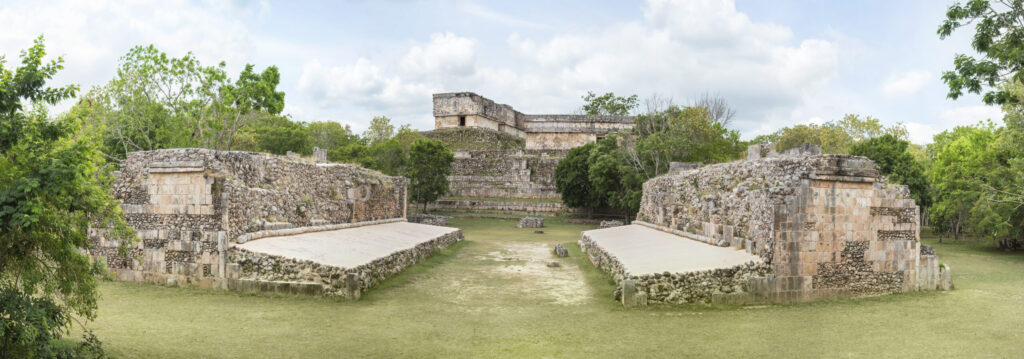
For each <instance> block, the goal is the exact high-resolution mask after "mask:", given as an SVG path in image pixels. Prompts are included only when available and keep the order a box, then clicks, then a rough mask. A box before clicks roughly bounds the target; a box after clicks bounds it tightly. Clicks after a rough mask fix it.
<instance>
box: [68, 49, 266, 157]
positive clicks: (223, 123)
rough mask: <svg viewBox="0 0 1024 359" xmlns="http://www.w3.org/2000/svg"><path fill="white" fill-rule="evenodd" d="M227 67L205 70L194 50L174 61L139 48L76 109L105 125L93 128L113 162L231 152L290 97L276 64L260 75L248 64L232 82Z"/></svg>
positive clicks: (122, 61) (158, 53) (95, 124)
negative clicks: (146, 153)
mask: <svg viewBox="0 0 1024 359" xmlns="http://www.w3.org/2000/svg"><path fill="white" fill-rule="evenodd" d="M224 68H225V64H224V63H223V62H221V63H220V64H218V65H217V66H204V65H202V64H201V63H200V62H199V61H198V60H197V59H196V58H195V57H194V56H193V55H192V53H188V54H186V55H185V56H182V57H180V58H174V57H170V56H167V54H165V53H163V52H161V51H159V50H157V49H156V47H154V46H152V45H150V46H137V47H134V48H132V49H131V50H129V51H128V53H127V54H126V55H125V56H124V57H122V58H121V64H120V67H119V68H118V71H117V75H116V76H115V77H114V79H113V80H111V81H110V82H109V83H107V84H106V85H105V86H103V87H99V88H96V89H93V90H92V91H90V92H89V94H88V95H87V96H86V97H85V98H84V99H83V100H82V101H80V102H79V104H78V105H76V107H79V108H78V109H75V110H73V111H72V112H74V113H76V114H78V115H79V116H80V117H81V118H85V119H90V120H92V121H96V122H98V123H91V124H89V126H90V127H93V128H98V129H100V130H101V133H103V134H104V139H103V143H104V145H105V146H104V152H105V153H107V154H108V155H109V156H110V157H112V158H123V157H124V154H125V153H127V152H132V151H140V150H155V149H163V148H178V147H204V148H213V149H221V150H231V149H232V148H233V147H234V142H235V139H236V138H235V137H236V133H237V132H238V131H239V130H241V129H242V128H244V127H245V126H246V125H248V124H249V123H252V122H256V121H258V120H260V119H262V118H263V117H268V116H271V115H276V114H279V113H280V112H281V111H282V110H283V109H284V92H280V91H277V85H278V83H279V82H280V74H279V73H278V70H277V68H276V67H274V66H270V67H268V68H266V69H265V70H264V71H263V72H261V73H256V72H255V71H254V67H253V65H246V66H245V69H244V70H242V72H241V73H240V74H239V76H238V79H237V80H235V81H233V82H232V80H231V79H230V78H229V77H228V75H227V73H226V72H225V70H224Z"/></svg>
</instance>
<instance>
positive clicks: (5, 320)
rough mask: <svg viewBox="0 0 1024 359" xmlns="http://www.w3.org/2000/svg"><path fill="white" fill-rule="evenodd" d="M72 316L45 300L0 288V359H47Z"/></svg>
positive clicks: (54, 353) (52, 352)
mask: <svg viewBox="0 0 1024 359" xmlns="http://www.w3.org/2000/svg"><path fill="white" fill-rule="evenodd" d="M70 325H71V316H69V315H68V313H67V312H65V311H64V310H62V308H61V307H60V306H59V305H57V304H56V303H54V302H53V301H52V300H50V299H48V298H34V297H32V296H29V295H26V294H24V293H21V292H19V291H18V290H16V289H14V288H6V287H0V358H34V357H38V358H49V357H55V356H56V355H57V353H56V352H55V349H56V348H54V347H53V346H52V345H51V341H53V340H56V339H58V338H60V337H61V336H62V335H64V334H65V332H66V330H67V329H66V328H67V327H68V326H70Z"/></svg>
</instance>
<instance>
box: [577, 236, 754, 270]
mask: <svg viewBox="0 0 1024 359" xmlns="http://www.w3.org/2000/svg"><path fill="white" fill-rule="evenodd" d="M584 233H585V234H586V235H587V236H589V237H590V239H591V240H592V241H593V242H594V243H595V244H596V245H597V246H599V247H601V248H602V249H604V251H605V252H607V253H608V254H611V255H613V256H615V257H616V258H617V259H618V260H619V263H621V264H622V265H623V266H624V267H625V270H626V272H627V273H630V274H633V275H644V274H654V273H664V272H669V273H686V272H696V271H704V270H709V269H716V268H730V267H735V266H738V265H741V264H744V263H747V262H750V261H754V262H761V259H760V258H759V257H757V256H755V255H752V254H750V253H747V252H746V251H742V250H736V249H734V248H730V247H718V246H713V245H710V244H706V243H703V242H698V241H695V240H692V239H688V238H684V237H680V236H677V235H675V234H672V233H667V232H662V231H659V230H656V229H653V228H649V227H645V226H641V225H635V224H631V225H627V226H619V227H611V228H605V229H595V230H590V231H586V232H584Z"/></svg>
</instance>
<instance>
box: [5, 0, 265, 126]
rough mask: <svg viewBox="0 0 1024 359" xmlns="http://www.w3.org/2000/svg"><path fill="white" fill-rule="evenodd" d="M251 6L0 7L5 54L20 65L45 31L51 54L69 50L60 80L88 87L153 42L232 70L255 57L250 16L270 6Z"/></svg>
mask: <svg viewBox="0 0 1024 359" xmlns="http://www.w3.org/2000/svg"><path fill="white" fill-rule="evenodd" d="M250 5H251V4H250ZM250 5H245V4H243V5H241V6H242V7H241V8H240V7H236V6H235V4H231V3H227V2H202V3H195V2H191V1H187V0H167V1H158V2H149V1H75V0H66V1H52V2H50V1H46V2H43V1H38V2H36V1H31V2H23V3H14V4H5V5H4V6H3V7H2V8H0V24H4V25H3V31H0V54H6V55H7V57H8V61H9V62H14V63H16V62H17V61H18V60H17V54H18V52H19V51H20V50H22V49H26V48H28V47H29V46H31V45H32V44H31V40H32V39H34V38H36V37H38V36H40V35H43V36H44V37H45V38H46V48H47V50H48V52H49V53H50V54H52V55H54V56H60V55H66V56H64V60H65V70H64V71H62V72H60V73H59V74H58V75H57V77H56V78H55V85H60V84H67V83H75V84H82V85H83V87H84V88H83V90H88V87H89V86H90V85H96V84H103V83H105V82H106V81H108V80H110V79H111V78H112V77H113V75H114V72H115V70H116V67H117V63H118V58H120V57H121V56H122V55H124V54H125V53H126V52H128V50H129V49H130V48H131V47H132V46H136V45H147V44H153V45H155V46H156V47H157V48H158V49H160V50H162V51H164V52H167V53H168V54H169V55H171V56H176V57H177V56H182V55H184V54H185V53H186V52H188V51H193V52H194V53H195V55H196V56H197V57H198V58H199V59H200V60H201V61H202V62H203V63H205V64H209V65H214V64H216V63H218V62H220V61H226V62H227V63H228V64H229V66H230V67H231V68H232V69H235V68H241V66H242V65H244V64H245V61H246V60H247V59H249V58H250V57H251V56H252V53H251V51H250V50H249V49H250V48H252V46H251V42H252V41H251V40H250V37H249V31H248V29H247V25H248V22H247V21H246V20H247V17H246V16H248V15H247V14H251V15H252V16H256V15H258V14H257V13H263V14H264V15H266V14H267V13H269V11H270V8H269V5H263V6H261V7H260V8H259V9H254V10H250ZM65 106H69V105H67V104H65Z"/></svg>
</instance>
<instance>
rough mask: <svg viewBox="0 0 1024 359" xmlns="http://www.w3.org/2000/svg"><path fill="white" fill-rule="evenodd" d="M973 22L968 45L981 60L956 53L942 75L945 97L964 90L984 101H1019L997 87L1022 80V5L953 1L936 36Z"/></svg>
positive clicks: (947, 33)
mask: <svg viewBox="0 0 1024 359" xmlns="http://www.w3.org/2000/svg"><path fill="white" fill-rule="evenodd" d="M972 24H973V25H974V37H973V41H971V47H973V48H974V50H975V51H976V52H978V53H979V54H981V55H982V57H981V58H980V59H977V58H974V57H972V56H968V55H964V54H957V55H956V57H955V58H954V60H953V66H954V70H953V71H946V72H944V73H943V74H942V81H945V82H946V84H947V85H948V86H949V93H948V94H947V96H948V97H949V98H952V99H956V98H959V97H960V96H963V94H964V91H967V92H970V93H976V94H980V93H981V92H982V90H983V89H984V88H986V87H987V88H989V91H988V92H985V94H984V95H983V97H982V99H983V100H984V101H985V103H986V104H990V105H991V104H1006V103H1021V97H1020V96H1016V95H1014V94H1013V93H1012V92H1011V91H1008V90H1006V89H1003V88H998V86H999V85H1001V84H1004V83H1018V84H1019V83H1024V74H1022V73H1021V71H1020V70H1021V69H1022V68H1024V56H1021V50H1024V25H1022V24H1024V5H1022V4H1021V2H1020V1H1017V0H1013V1H990V0H968V1H966V2H963V3H961V2H959V1H958V2H955V3H953V5H950V6H949V8H948V9H947V10H946V19H945V20H943V22H942V24H941V25H939V29H938V35H939V38H940V39H945V38H947V37H949V36H950V35H952V34H953V32H954V31H956V30H958V29H960V28H962V27H965V26H970V25H972Z"/></svg>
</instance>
